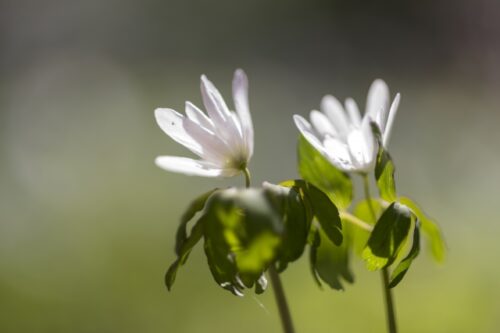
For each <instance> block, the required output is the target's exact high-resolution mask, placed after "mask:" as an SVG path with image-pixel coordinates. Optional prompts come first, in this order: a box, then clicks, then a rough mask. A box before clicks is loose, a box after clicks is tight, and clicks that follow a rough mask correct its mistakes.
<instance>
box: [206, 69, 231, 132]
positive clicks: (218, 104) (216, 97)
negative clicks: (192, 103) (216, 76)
mask: <svg viewBox="0 0 500 333" xmlns="http://www.w3.org/2000/svg"><path fill="white" fill-rule="evenodd" d="M201 95H202V98H203V104H204V105H205V108H206V109H207V112H208V115H209V116H210V119H212V120H213V121H214V123H215V125H216V126H219V125H222V126H223V125H224V123H225V120H226V118H228V117H229V109H228V107H227V105H226V102H225V101H224V99H223V98H222V95H221V94H220V92H219V90H217V88H216V87H215V86H214V84H213V83H212V82H211V81H210V80H209V79H208V78H207V77H206V76H205V75H202V76H201Z"/></svg>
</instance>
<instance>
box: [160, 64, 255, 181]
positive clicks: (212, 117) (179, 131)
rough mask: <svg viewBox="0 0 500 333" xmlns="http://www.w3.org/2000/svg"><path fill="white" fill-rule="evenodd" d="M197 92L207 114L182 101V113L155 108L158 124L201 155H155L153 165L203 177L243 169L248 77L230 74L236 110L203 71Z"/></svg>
mask: <svg viewBox="0 0 500 333" xmlns="http://www.w3.org/2000/svg"><path fill="white" fill-rule="evenodd" d="M201 94H202V97H203V104H205V108H206V110H207V113H208V116H207V115H206V114H204V113H203V111H201V110H200V109H199V108H197V107H196V106H195V105H194V104H192V103H191V102H186V116H184V115H182V114H180V113H178V112H176V111H175V110H172V109H163V108H158V109H156V110H155V117H156V121H157V123H158V125H159V126H160V128H161V129H162V130H163V131H164V132H165V133H166V134H167V135H168V136H170V137H171V138H172V139H173V140H175V141H176V142H178V143H180V144H181V145H183V146H185V147H186V148H188V149H189V150H191V151H192V152H193V153H195V154H196V155H198V156H199V157H200V158H201V159H199V160H196V159H191V158H186V157H177V156H158V157H157V158H156V160H155V163H156V165H158V166H159V167H160V168H163V169H165V170H168V171H173V172H179V173H184V174H187V175H194V176H204V177H231V176H234V175H237V174H238V173H239V172H241V171H242V170H244V169H245V168H246V166H247V164H248V161H249V160H250V158H251V157H252V154H253V135H254V134H253V125H252V119H251V117H250V110H249V107H248V79H247V77H246V75H245V72H243V70H241V69H238V70H236V71H235V73H234V78H233V100H234V104H235V108H236V112H233V111H230V110H229V108H228V107H227V105H226V103H225V102H224V99H223V98H222V96H221V94H220V93H219V91H218V90H217V88H215V86H214V85H213V84H212V82H210V81H209V80H208V79H207V77H206V76H205V75H202V76H201Z"/></svg>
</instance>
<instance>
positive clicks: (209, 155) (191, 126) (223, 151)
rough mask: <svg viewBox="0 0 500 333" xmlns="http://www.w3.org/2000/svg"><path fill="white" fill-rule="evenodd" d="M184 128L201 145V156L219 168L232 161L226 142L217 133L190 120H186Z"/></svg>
mask: <svg viewBox="0 0 500 333" xmlns="http://www.w3.org/2000/svg"><path fill="white" fill-rule="evenodd" d="M182 126H183V128H184V130H185V131H186V133H188V134H189V136H191V137H192V138H193V139H195V140H196V141H197V142H199V143H200V145H201V153H200V154H199V156H200V157H201V158H203V159H205V160H208V161H211V162H213V163H215V164H217V165H219V166H223V165H225V164H226V163H228V162H230V160H231V156H232V154H231V152H230V150H229V149H228V146H227V145H226V143H225V142H224V141H222V140H221V139H220V138H219V137H218V136H217V135H216V134H215V133H213V132H210V131H209V130H207V129H205V128H203V127H201V126H200V125H198V124H197V123H195V122H194V121H192V120H191V119H189V118H184V119H183V122H182Z"/></svg>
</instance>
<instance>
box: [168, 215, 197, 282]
mask: <svg viewBox="0 0 500 333" xmlns="http://www.w3.org/2000/svg"><path fill="white" fill-rule="evenodd" d="M202 236H203V222H202V218H201V219H200V220H199V221H198V222H197V223H196V224H195V225H194V227H193V228H192V230H191V234H190V235H189V236H187V237H186V238H185V239H184V240H183V241H182V245H181V246H180V248H179V250H178V253H177V255H178V257H177V259H176V260H175V261H174V262H173V263H172V265H170V267H169V269H168V271H167V274H166V275H165V284H166V285H167V289H168V290H171V289H172V286H173V284H174V282H175V277H176V275H177V270H178V269H179V267H180V266H181V265H184V263H185V262H186V260H187V258H188V256H189V253H191V250H192V249H193V247H194V246H195V245H196V244H197V243H198V241H199V240H200V239H201V237H202Z"/></svg>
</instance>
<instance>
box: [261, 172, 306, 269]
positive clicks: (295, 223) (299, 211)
mask: <svg viewBox="0 0 500 333" xmlns="http://www.w3.org/2000/svg"><path fill="white" fill-rule="evenodd" d="M263 187H264V190H265V193H266V195H267V197H268V199H269V201H270V202H271V204H272V205H273V207H274V210H275V211H276V212H277V213H278V214H279V215H280V217H281V221H282V222H283V225H284V231H283V236H282V237H281V245H280V248H279V254H278V256H277V259H276V264H277V270H278V272H282V271H283V270H285V269H286V267H287V265H288V263H290V262H292V261H295V260H297V259H298V258H300V256H301V255H302V253H303V252H304V248H305V246H306V244H307V237H308V234H309V229H310V226H311V220H312V215H311V214H310V213H308V209H310V208H308V207H307V206H305V204H304V201H303V200H302V197H301V195H300V189H298V188H296V187H285V186H280V185H275V184H271V183H267V182H265V183H264V185H263Z"/></svg>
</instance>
